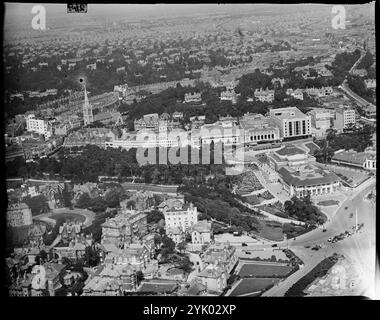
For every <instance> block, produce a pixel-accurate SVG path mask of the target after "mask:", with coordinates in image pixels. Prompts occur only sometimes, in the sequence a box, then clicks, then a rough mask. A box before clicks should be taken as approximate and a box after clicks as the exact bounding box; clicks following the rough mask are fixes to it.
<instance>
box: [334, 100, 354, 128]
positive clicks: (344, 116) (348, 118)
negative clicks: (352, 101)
mask: <svg viewBox="0 0 380 320" xmlns="http://www.w3.org/2000/svg"><path fill="white" fill-rule="evenodd" d="M355 124H356V113H355V109H353V108H351V107H347V106H343V107H340V108H338V109H337V110H336V111H335V119H334V128H335V129H336V130H337V131H338V132H343V129H346V128H348V127H349V126H350V125H353V126H355Z"/></svg>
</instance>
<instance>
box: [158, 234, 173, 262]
mask: <svg viewBox="0 0 380 320" xmlns="http://www.w3.org/2000/svg"><path fill="white" fill-rule="evenodd" d="M174 249H175V242H174V241H173V240H172V239H171V238H169V237H168V236H165V237H163V238H162V248H161V254H162V256H163V257H165V258H166V257H167V256H168V255H169V254H172V253H174Z"/></svg>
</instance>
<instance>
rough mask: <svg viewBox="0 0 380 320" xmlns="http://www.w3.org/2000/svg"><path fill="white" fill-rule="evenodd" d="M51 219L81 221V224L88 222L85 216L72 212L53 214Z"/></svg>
mask: <svg viewBox="0 0 380 320" xmlns="http://www.w3.org/2000/svg"><path fill="white" fill-rule="evenodd" d="M49 218H51V219H54V220H58V219H60V218H65V219H66V221H68V220H76V221H80V222H84V221H85V220H86V217H85V216H82V215H81V214H77V213H72V212H65V213H57V214H53V215H51V216H50V217H49Z"/></svg>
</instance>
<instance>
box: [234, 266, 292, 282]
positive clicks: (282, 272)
mask: <svg viewBox="0 0 380 320" xmlns="http://www.w3.org/2000/svg"><path fill="white" fill-rule="evenodd" d="M291 270H292V267H291V266H287V265H280V264H268V263H244V264H243V265H242V267H241V269H240V270H239V272H238V275H239V276H240V277H277V278H282V277H286V275H287V274H288V273H289V272H290V271H291Z"/></svg>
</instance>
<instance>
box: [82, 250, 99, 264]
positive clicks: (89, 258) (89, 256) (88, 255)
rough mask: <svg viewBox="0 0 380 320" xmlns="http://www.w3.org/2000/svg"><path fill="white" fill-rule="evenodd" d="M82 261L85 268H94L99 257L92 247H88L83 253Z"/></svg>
mask: <svg viewBox="0 0 380 320" xmlns="http://www.w3.org/2000/svg"><path fill="white" fill-rule="evenodd" d="M84 260H85V263H86V265H87V266H89V267H94V266H97V265H98V264H99V261H100V255H99V252H98V251H97V250H96V249H95V247H94V246H88V247H86V249H85V252H84Z"/></svg>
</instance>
